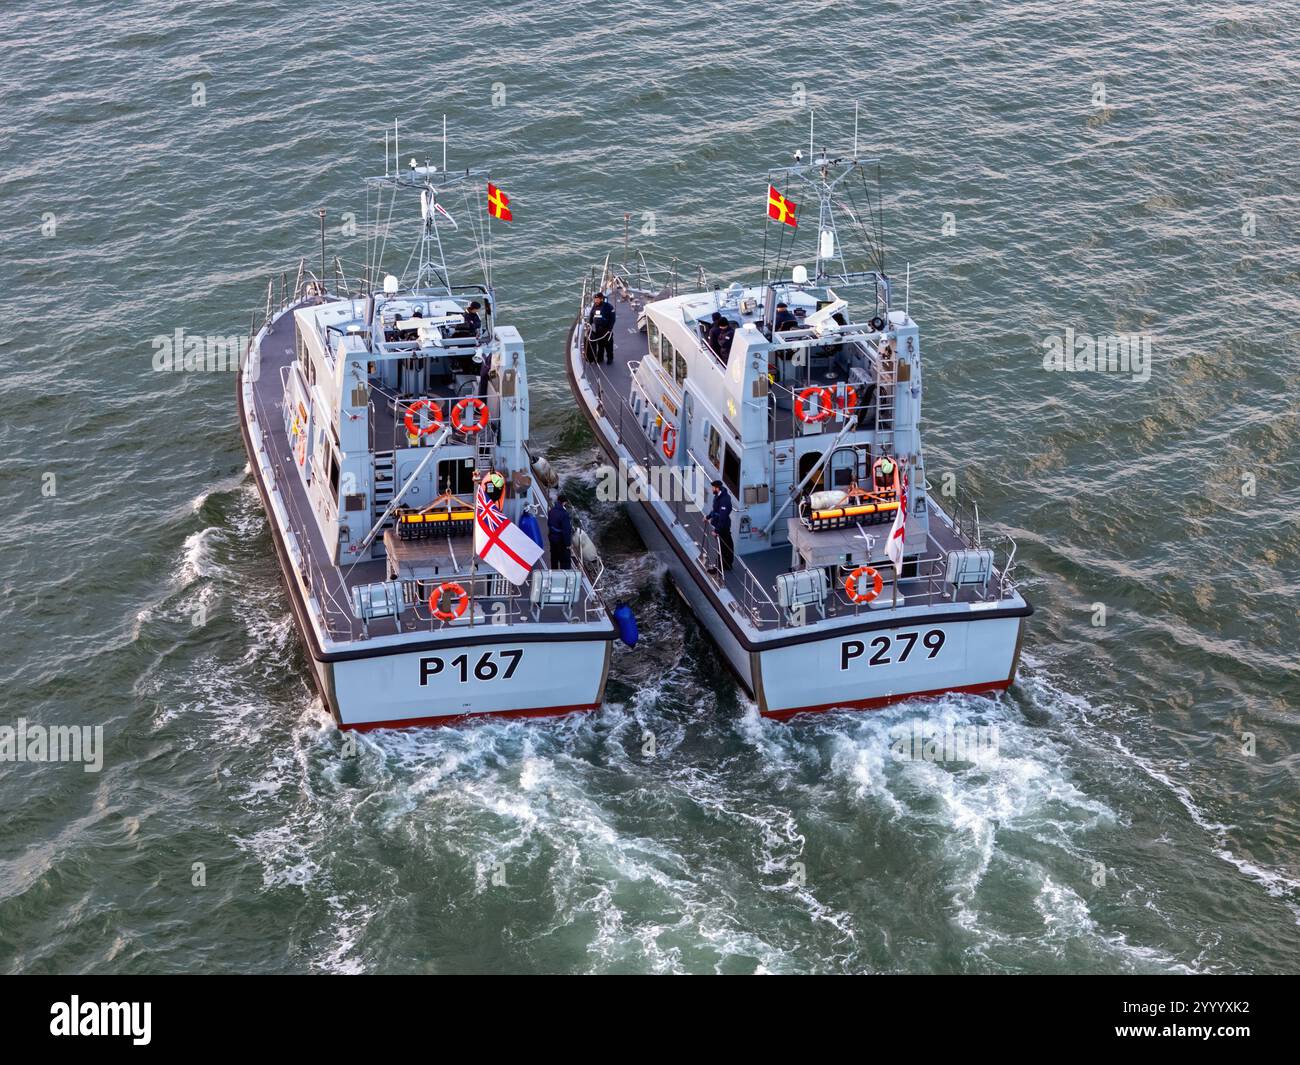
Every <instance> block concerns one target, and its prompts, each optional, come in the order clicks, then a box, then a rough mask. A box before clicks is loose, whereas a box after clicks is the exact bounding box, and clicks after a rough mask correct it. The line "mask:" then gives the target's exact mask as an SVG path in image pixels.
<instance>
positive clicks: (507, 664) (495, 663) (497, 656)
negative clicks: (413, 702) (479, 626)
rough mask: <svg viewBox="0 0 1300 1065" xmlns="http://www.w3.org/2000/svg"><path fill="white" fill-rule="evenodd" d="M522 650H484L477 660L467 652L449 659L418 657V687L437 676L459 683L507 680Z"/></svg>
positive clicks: (518, 661) (519, 660)
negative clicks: (445, 676) (444, 675)
mask: <svg viewBox="0 0 1300 1065" xmlns="http://www.w3.org/2000/svg"><path fill="white" fill-rule="evenodd" d="M523 657H524V652H523V651H521V650H516V651H484V652H483V654H482V655H481V656H480V657H479V659H478V661H477V662H474V661H473V659H472V656H470V655H468V654H459V655H457V656H456V657H455V658H453V659H451V660H450V661H446V660H444V659H441V658H421V659H420V687H422V688H423V687H425V686H426V685H428V683H429V682H430V681H431V680H432V679H433V678H434V677H437V676H441V675H443V674H446V675H447V676H452V677H455V678H456V679H457V680H458V681H459V682H460V683H461V684H468V683H469V682H470V681H471V680H509V679H510V678H511V677H513V676H514V675H515V670H516V669H518V668H519V663H520V662H521V661H522V660H523Z"/></svg>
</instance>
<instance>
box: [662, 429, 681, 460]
mask: <svg viewBox="0 0 1300 1065" xmlns="http://www.w3.org/2000/svg"><path fill="white" fill-rule="evenodd" d="M660 441H661V446H662V447H663V449H664V458H666V459H670V458H672V457H673V456H674V455H676V454H677V429H676V428H675V427H674V426H672V425H670V424H669V423H668V422H664V431H663V435H662V436H661V438H660Z"/></svg>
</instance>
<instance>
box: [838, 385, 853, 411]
mask: <svg viewBox="0 0 1300 1065" xmlns="http://www.w3.org/2000/svg"><path fill="white" fill-rule="evenodd" d="M835 398H836V399H837V400H838V399H839V398H840V396H839V390H838V389H837V390H836V393H835ZM835 407H836V410H837V411H838V412H839V416H840V417H841V418H847V417H848V416H849V415H850V414H852V413H853V412H854V411H855V410H856V409H857V407H858V390H857V389H856V388H854V387H853V386H852V385H845V386H844V403H843V405H841V404H839V403H836V405H835Z"/></svg>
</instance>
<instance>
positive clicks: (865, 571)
mask: <svg viewBox="0 0 1300 1065" xmlns="http://www.w3.org/2000/svg"><path fill="white" fill-rule="evenodd" d="M859 577H870V578H871V591H869V592H859V591H858V578H859ZM884 586H885V582H884V580H883V579H882V578H881V576H880V574H879V573H877V572H876V571H875V570H873V569H872V568H871V567H870V566H859V567H858V568H857V569H855V570H854V571H853V572H852V573H850V574H849V576H848V580H846V581H845V582H844V594H845V595H847V596H848V597H849V598H850V599H852V600H853V602H855V603H869V602H871V600H873V599H874V598H876V596H878V595H879V594H880V590H881V589H882V588H884Z"/></svg>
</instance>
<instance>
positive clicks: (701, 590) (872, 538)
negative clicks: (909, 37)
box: [566, 151, 1032, 717]
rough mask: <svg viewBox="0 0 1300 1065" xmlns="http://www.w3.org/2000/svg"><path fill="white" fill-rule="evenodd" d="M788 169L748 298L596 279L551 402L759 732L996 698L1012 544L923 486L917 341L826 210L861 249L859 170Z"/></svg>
mask: <svg viewBox="0 0 1300 1065" xmlns="http://www.w3.org/2000/svg"><path fill="white" fill-rule="evenodd" d="M855 154H856V153H855ZM796 160H797V162H796V165H794V166H790V167H783V168H779V169H776V170H773V171H771V172H770V173H769V184H768V214H769V217H770V218H771V219H773V220H775V222H776V228H777V231H778V232H779V233H780V235H781V240H780V243H779V245H778V246H777V247H776V248H775V249H774V252H775V255H774V259H773V258H772V257H771V256H769V254H768V253H767V244H766V242H765V256H764V258H765V262H764V269H763V275H762V279H761V280H760V281H758V282H756V283H749V284H744V283H734V284H731V285H728V286H726V287H722V286H720V285H714V286H712V287H711V288H710V287H709V286H708V284H707V282H706V279H705V276H704V274H703V271H700V272H699V275H698V276H699V280H700V283H699V284H698V286H696V287H695V288H694V290H692V289H691V287H688V286H682V285H680V284H679V282H678V279H677V270H676V269H675V268H674V269H673V271H672V272H671V274H668V273H662V274H657V273H656V271H655V270H653V269H652V268H651V267H650V266H649V265H648V264H647V263H646V262H645V261H644V259H640V258H638V259H637V260H636V261H634V262H632V263H624V264H622V265H614V266H611V264H610V262H609V260H608V259H606V261H605V264H604V266H603V267H602V268H599V269H597V270H593V271H592V275H591V277H590V278H588V280H587V281H586V283H585V284H584V287H583V292H582V303H581V310H580V312H579V314H578V317H577V320H576V321H575V322H574V325H573V328H572V331H571V333H570V336H569V342H568V350H567V360H566V366H567V370H568V374H569V379H570V384H571V386H572V388H573V391H574V393H575V395H576V396H577V398H578V400H579V406H580V408H581V410H582V411H583V412H584V414H585V416H586V417H587V419H588V421H589V422H590V424H591V426H592V428H593V430H594V432H595V434H596V438H597V440H598V441H599V442H600V445H601V447H602V448H603V450H604V451H605V453H606V454H607V455H608V457H609V459H610V460H611V462H612V463H613V464H614V465H615V466H617V467H618V469H619V470H620V471H621V472H622V474H623V477H624V479H625V482H626V487H625V489H624V491H625V492H626V495H627V497H628V498H629V499H630V503H629V511H630V514H631V517H632V520H633V522H634V524H635V525H636V527H637V529H638V531H639V532H640V534H641V536H642V538H643V539H644V540H645V542H646V544H647V545H648V546H649V547H650V548H651V549H652V550H653V551H654V552H655V553H656V554H657V555H659V556H660V557H661V558H662V559H663V561H664V562H665V563H666V565H667V568H668V570H669V572H670V574H671V576H672V578H673V580H674V581H675V582H676V584H677V585H678V587H679V588H680V589H681V591H682V593H683V595H684V596H685V598H686V599H687V601H688V602H689V604H690V606H691V607H692V608H693V610H694V612H695V613H696V614H697V616H698V617H699V619H700V621H701V622H702V623H703V625H704V626H705V628H706V629H707V630H708V632H709V633H710V634H711V635H712V637H713V639H714V640H715V641H716V643H717V645H718V647H719V648H720V649H721V651H722V654H723V657H724V658H725V660H726V661H727V663H728V664H729V665H730V667H731V669H732V670H733V671H734V672H735V674H736V676H737V677H738V678H739V679H740V681H741V683H742V684H743V685H744V687H745V689H746V691H747V692H748V693H749V694H750V695H751V696H752V697H753V698H754V700H755V701H756V702H757V704H758V709H759V711H760V712H761V713H762V714H764V715H767V716H770V717H786V716H789V715H792V714H796V713H798V712H800V711H810V710H826V709H832V708H837V707H860V708H869V707H879V706H883V705H886V704H888V703H891V702H894V701H897V700H900V699H907V698H911V697H914V696H933V695H938V694H940V693H943V692H970V693H978V692H993V691H997V690H1000V689H1004V688H1007V687H1008V686H1009V685H1010V684H1011V683H1012V681H1013V680H1014V678H1015V674H1016V667H1017V663H1018V661H1019V657H1020V645H1021V639H1022V636H1023V631H1024V624H1025V619H1026V618H1027V617H1028V616H1029V615H1030V614H1031V613H1032V608H1031V607H1030V605H1029V603H1027V602H1026V601H1025V599H1024V597H1023V596H1022V595H1021V594H1020V592H1019V591H1018V590H1017V589H1016V586H1015V583H1014V581H1013V579H1012V571H1013V563H1014V557H1015V544H1014V543H1013V542H1012V541H1011V540H1010V539H1009V538H1007V537H990V536H986V535H984V534H983V533H982V532H981V529H980V526H979V519H978V514H977V512H976V510H975V509H974V507H973V506H971V505H962V506H958V505H954V506H953V507H952V512H951V513H950V512H949V511H948V510H947V509H945V508H944V507H943V506H941V505H940V503H939V501H938V500H937V499H936V498H935V497H934V496H933V495H932V494H931V491H930V486H929V485H928V484H927V483H926V478H925V463H924V454H923V450H922V446H921V429H920V421H921V398H922V393H923V379H922V372H921V333H920V328H919V326H918V325H917V323H916V322H915V321H913V320H912V318H911V317H910V316H909V314H908V310H907V305H906V302H905V303H904V306H903V307H898V306H897V304H896V302H895V300H894V298H893V293H892V290H891V284H890V279H889V278H888V277H887V276H886V275H885V273H884V270H883V258H881V260H880V262H879V266H880V268H879V269H877V270H869V271H867V270H864V271H850V270H849V269H848V266H847V263H846V261H845V258H844V251H843V247H842V244H841V240H840V238H841V234H840V232H839V230H838V229H837V217H836V212H837V209H842V210H843V211H845V212H847V213H848V214H849V215H850V222H852V223H853V225H854V226H856V227H857V229H858V231H859V233H860V234H862V235H864V238H865V239H864V247H865V246H866V245H869V244H870V243H871V240H870V234H868V233H867V232H866V227H865V226H864V225H862V223H861V218H860V215H861V214H862V213H863V212H864V211H869V210H870V196H871V188H870V186H869V185H868V182H867V173H866V166H865V164H864V162H863V161H860V160H858V159H857V158H846V159H835V158H830V157H828V156H827V155H826V154H824V153H819V154H818V156H817V157H815V158H814V157H812V153H811V151H810V158H809V160H808V161H807V162H806V163H805V162H803V161H802V157H801V153H800V154H799V155H796ZM778 186H781V187H782V188H783V189H784V190H785V191H784V192H782V191H778ZM863 194H865V199H859V197H860V196H862V195H863ZM809 196H811V197H813V198H815V200H816V211H817V214H816V232H815V237H814V239H815V256H813V263H812V269H811V270H810V269H809V268H808V267H807V266H806V265H795V266H793V268H792V269H789V271H788V272H785V267H786V265H787V264H788V262H789V260H790V258H791V256H792V252H793V249H794V238H795V236H796V235H797V234H798V233H800V232H801V230H799V229H798V227H797V224H796V223H797V217H796V211H797V205H796V203H795V200H796V198H799V199H804V200H805V201H807V200H808V197H809ZM787 237H788V238H789V241H788V242H787V239H786V238H787ZM879 247H880V241H879V240H877V241H876V248H877V250H878V249H879ZM868 250H869V249H868ZM624 251H625V258H627V257H628V256H627V255H626V240H625V244H624ZM807 257H808V256H807V253H805V258H807ZM769 260H771V261H774V262H775V263H776V264H777V265H775V266H770V265H769ZM781 274H783V276H779V275H781ZM597 290H601V291H603V293H604V294H605V298H606V299H608V300H610V301H611V303H612V306H613V308H614V310H615V313H616V322H615V325H614V328H613V338H612V346H613V356H614V357H613V361H612V362H606V361H605V359H604V358H602V357H601V356H602V355H603V354H604V350H605V346H606V345H608V343H609V342H608V341H607V340H606V339H605V337H604V336H602V334H603V333H604V332H605V330H604V328H603V324H602V322H600V321H597V322H596V323H595V326H594V328H593V323H592V320H591V313H590V311H591V304H592V300H593V298H594V293H595V292H596V291H597ZM719 317H720V318H721V319H725V320H726V323H727V324H726V326H725V327H724V328H723V331H722V332H721V333H720V334H719V333H717V332H713V333H712V334H711V329H712V326H713V324H714V323H715V322H717V321H718V318H719ZM715 480H716V481H721V482H722V483H723V484H724V485H725V486H726V489H727V492H728V493H729V495H730V496H731V497H733V498H734V510H733V512H732V513H731V514H730V515H729V516H728V517H727V518H726V519H725V520H724V521H723V526H724V528H729V529H730V531H731V533H732V540H733V542H734V550H735V559H734V563H733V564H732V565H730V566H729V567H726V568H724V566H723V563H724V562H725V561H727V560H726V559H724V558H723V544H722V539H721V538H720V537H718V536H717V535H715V534H714V529H713V528H712V527H711V525H710V523H709V522H708V521H707V520H706V513H705V511H706V509H707V508H708V505H709V504H708V500H709V491H708V486H709V485H710V484H711V482H713V481H715ZM891 543H892V544H894V545H895V546H894V547H893V548H892V550H891V547H890V545H891Z"/></svg>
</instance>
